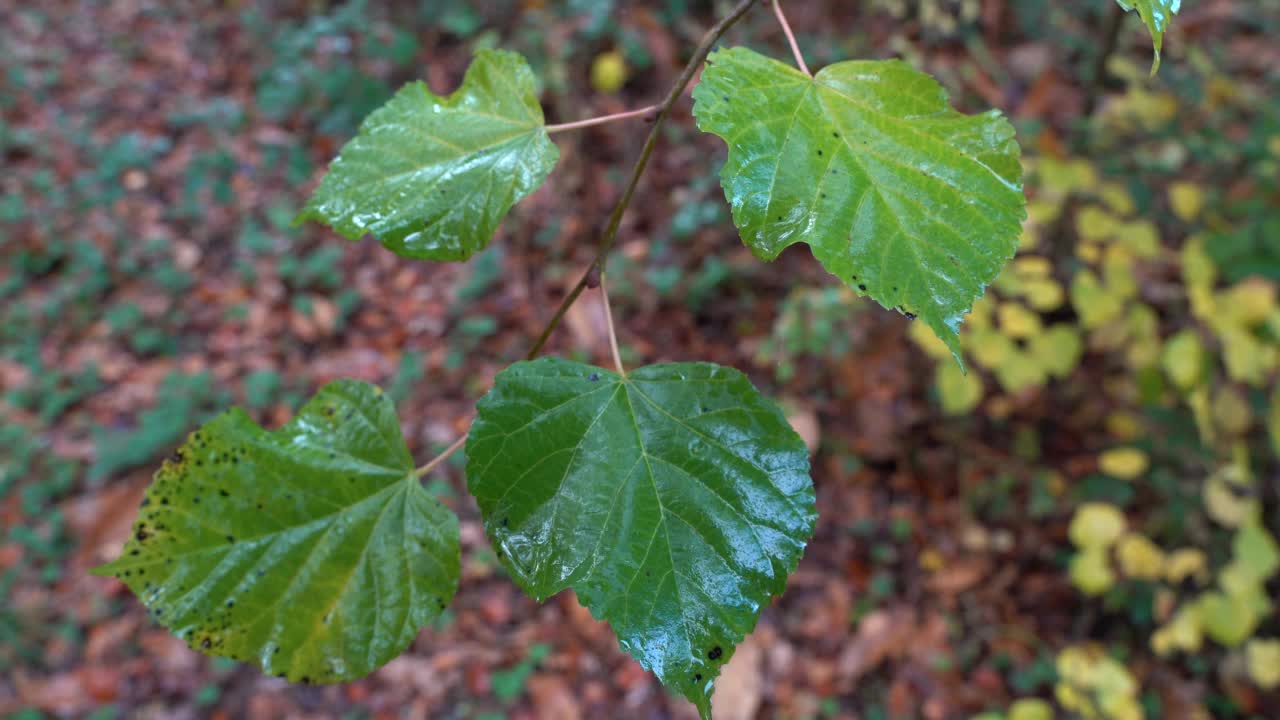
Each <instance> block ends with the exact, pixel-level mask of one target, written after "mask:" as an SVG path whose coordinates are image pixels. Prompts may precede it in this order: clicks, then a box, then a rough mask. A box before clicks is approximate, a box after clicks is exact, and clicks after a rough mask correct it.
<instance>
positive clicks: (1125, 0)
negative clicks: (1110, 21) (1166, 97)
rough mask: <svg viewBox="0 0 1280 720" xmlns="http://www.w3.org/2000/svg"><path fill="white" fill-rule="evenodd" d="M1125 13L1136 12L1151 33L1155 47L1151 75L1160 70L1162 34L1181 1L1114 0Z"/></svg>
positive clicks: (1167, 27) (1171, 20)
mask: <svg viewBox="0 0 1280 720" xmlns="http://www.w3.org/2000/svg"><path fill="white" fill-rule="evenodd" d="M1116 3H1117V4H1119V5H1120V7H1122V8H1124V9H1125V11H1129V12H1131V11H1133V10H1135V9H1136V10H1137V11H1138V15H1140V16H1142V22H1143V23H1144V24H1145V25H1146V26H1147V30H1149V31H1151V41H1152V43H1153V44H1154V45H1155V49H1156V54H1155V59H1154V60H1153V61H1152V62H1151V74H1152V75H1155V74H1156V71H1157V70H1159V69H1160V50H1161V48H1162V47H1163V46H1164V33H1165V31H1166V30H1168V29H1169V24H1170V23H1172V22H1173V16H1174V15H1175V14H1176V13H1177V12H1178V9H1179V8H1180V7H1181V6H1182V0H1116Z"/></svg>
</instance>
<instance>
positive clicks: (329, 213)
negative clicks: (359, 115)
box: [295, 50, 560, 260]
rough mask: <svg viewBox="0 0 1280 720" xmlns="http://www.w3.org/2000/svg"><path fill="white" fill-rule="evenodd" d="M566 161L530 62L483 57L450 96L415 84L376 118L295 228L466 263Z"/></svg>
mask: <svg viewBox="0 0 1280 720" xmlns="http://www.w3.org/2000/svg"><path fill="white" fill-rule="evenodd" d="M559 157H560V151H559V150H558V149H557V148H556V146H555V144H554V143H552V142H551V139H550V138H549V137H548V136H547V131H546V124H545V122H544V120H543V117H542V107H541V106H540V105H539V104H538V95H537V91H536V89H535V85H534V77H533V72H532V71H531V70H530V69H529V65H528V63H526V62H525V60H524V58H523V57H521V56H520V55H518V54H516V53H512V52H506V51H500V50H482V51H480V52H479V53H478V54H477V55H476V59H475V61H474V62H472V63H471V67H469V68H467V74H466V77H465V78H464V79H463V82H462V87H460V88H458V90H457V91H456V92H455V93H453V94H452V95H450V96H449V97H447V98H440V97H437V96H435V95H433V94H431V91H430V90H428V89H427V86H426V85H425V84H424V83H422V82H413V83H410V84H408V85H406V86H404V87H403V88H401V89H400V92H398V93H396V95H395V97H393V98H391V100H389V101H388V102H387V104H386V105H384V106H382V107H381V108H379V109H377V110H375V111H374V112H372V113H371V114H370V115H369V117H367V118H366V119H365V121H364V123H363V124H362V125H361V126H360V132H359V133H358V134H357V135H356V137H355V138H354V139H353V140H351V142H349V143H347V144H346V145H345V146H344V147H343V148H342V151H341V152H340V153H339V155H338V157H337V159H335V160H334V161H333V164H332V165H330V167H329V172H328V174H326V175H325V176H324V180H322V181H321V182H320V187H318V188H317V189H316V191H315V194H314V195H312V197H311V201H310V202H308V203H307V206H306V207H305V208H304V209H303V210H302V212H301V213H300V214H299V215H298V218H297V220H296V221H295V222H303V221H306V220H319V221H320V222H323V223H325V224H327V225H329V226H331V227H332V228H333V229H334V230H336V231H338V233H340V234H341V235H342V236H344V237H346V238H347V239H348V240H357V239H359V238H360V237H362V236H363V235H364V234H365V233H369V234H371V235H373V236H374V237H376V238H377V239H378V240H380V241H381V242H382V244H383V245H385V246H386V247H387V248H388V249H390V250H391V251H392V252H394V253H396V254H397V255H400V256H403V257H408V258H416V259H420V260H466V259H467V258H469V257H471V256H472V255H473V254H475V253H476V252H477V251H479V250H481V249H483V248H484V247H485V246H486V245H488V244H489V240H490V238H492V237H493V233H494V232H495V231H496V230H497V229H498V223H500V222H501V221H502V218H503V217H504V216H505V215H506V214H507V211H509V210H510V209H511V206H512V205H515V204H516V203H517V202H519V201H520V199H521V198H523V197H525V196H526V195H528V194H529V193H531V192H533V191H534V190H535V189H537V187H538V186H539V185H541V184H542V182H543V180H546V178H547V175H548V174H549V173H550V172H551V169H552V168H554V167H555V164H556V160H558V159H559Z"/></svg>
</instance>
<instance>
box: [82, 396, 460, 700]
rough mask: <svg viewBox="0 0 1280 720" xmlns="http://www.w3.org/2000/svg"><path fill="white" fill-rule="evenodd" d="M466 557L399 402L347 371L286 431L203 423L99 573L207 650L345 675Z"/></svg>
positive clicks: (409, 632)
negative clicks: (423, 473) (409, 436)
mask: <svg viewBox="0 0 1280 720" xmlns="http://www.w3.org/2000/svg"><path fill="white" fill-rule="evenodd" d="M459 562H460V558H459V540H458V521H457V518H456V517H454V515H453V513H452V512H450V511H449V510H448V509H446V508H445V507H444V506H443V505H441V504H440V503H439V502H437V501H436V500H434V499H433V498H432V497H431V496H430V495H429V494H428V493H427V491H426V490H424V489H423V488H422V486H421V484H420V483H419V482H418V479H417V478H416V477H415V475H414V466H413V458H412V457H410V455H409V451H408V448H406V447H405V443H404V439H403V437H402V436H401V434H400V421H399V419H398V418H397V417H396V413H395V408H394V407H393V405H392V403H391V401H390V400H389V399H388V398H386V397H385V396H383V394H382V392H381V391H380V390H379V389H378V388H376V387H374V386H372V385H369V384H367V383H362V382H357V381H354V380H341V381H337V382H334V383H330V384H329V385H326V386H325V387H324V388H323V389H321V390H320V392H319V393H318V394H317V395H316V396H315V398H313V399H312V400H311V401H310V402H309V403H307V404H306V406H305V407H303V408H302V410H301V411H300V412H299V413H298V415H297V417H295V418H294V419H293V421H292V422H290V423H289V424H288V425H286V426H284V427H283V428H281V429H280V430H277V431H275V432H268V431H266V430H263V429H262V428H261V427H259V426H258V425H257V424H256V423H254V422H253V420H252V419H250V418H249V416H248V415H247V414H245V413H244V412H243V411H242V410H240V409H238V408H237V409H233V410H231V411H228V412H226V413H223V414H222V415H220V416H218V417H217V418H215V419H213V420H212V421H210V422H209V423H208V424H206V425H205V426H204V427H202V428H200V430H198V431H196V432H194V433H192V434H191V436H190V438H189V439H188V440H187V442H186V444H184V445H183V446H182V447H181V448H180V449H179V450H178V451H177V452H176V453H175V454H174V456H173V457H172V458H170V459H169V460H168V461H166V462H165V463H164V466H163V467H161V469H160V471H159V472H157V473H156V477H155V481H154V482H152V484H151V487H150V488H148V489H147V493H146V499H145V500H144V501H143V503H142V510H141V511H140V512H139V514H138V519H137V521H136V522H135V524H134V528H133V536H132V538H131V539H130V540H129V542H128V543H127V544H126V545H125V548H124V552H123V554H121V556H120V558H119V559H117V560H115V561H114V562H111V563H109V564H107V565H104V566H102V567H100V568H97V569H96V570H95V571H94V572H95V573H96V574H100V575H114V576H115V577H117V578H119V579H121V580H122V581H124V583H125V584H126V585H128V586H129V589H130V590H132V591H133V592H134V593H135V594H136V595H137V596H138V597H139V598H140V599H141V600H142V602H143V603H144V604H145V605H146V606H147V607H149V608H150V609H151V612H152V614H153V615H154V616H155V618H156V620H157V621H159V622H160V623H162V624H164V625H165V626H166V627H168V628H169V629H170V630H172V631H173V632H174V633H175V634H177V635H178V636H179V637H181V638H183V639H184V640H186V641H187V644H189V645H190V646H191V647H192V648H194V649H196V650H200V651H201V652H204V653H207V654H209V655H223V656H226V657H231V658H235V659H237V660H243V661H249V662H254V663H257V664H258V665H260V666H261V667H262V669H263V670H264V671H265V672H267V673H270V674H277V675H281V676H283V677H287V678H288V679H289V680H291V681H302V682H339V681H344V680H351V679H354V678H358V677H361V676H363V675H366V674H368V673H369V672H371V671H373V670H374V669H375V668H377V667H378V666H380V665H382V664H383V663H386V662H387V661H388V660H390V659H392V658H393V657H395V656H396V655H397V654H399V653H401V652H403V651H404V649H405V648H406V647H407V646H408V645H409V642H410V641H412V640H413V638H414V637H415V636H416V635H417V633H418V631H419V630H420V629H421V628H422V627H423V626H425V625H426V624H427V623H429V622H431V620H432V619H434V618H435V617H436V616H437V615H439V613H440V611H441V610H442V609H443V608H444V606H445V604H446V603H447V602H448V601H449V600H450V599H451V598H452V597H453V593H454V591H455V590H456V589H457V587H458V575H459Z"/></svg>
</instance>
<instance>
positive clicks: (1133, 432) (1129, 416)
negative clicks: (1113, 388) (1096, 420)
mask: <svg viewBox="0 0 1280 720" xmlns="http://www.w3.org/2000/svg"><path fill="white" fill-rule="evenodd" d="M1106 425H1107V432H1108V433H1110V434H1111V435H1112V436H1113V437H1116V438H1118V439H1120V440H1136V439H1137V438H1139V437H1141V436H1142V434H1143V433H1144V432H1145V431H1146V430H1145V427H1144V426H1143V424H1142V419H1141V418H1139V417H1138V416H1137V415H1135V414H1133V413H1131V412H1128V411H1126V410H1116V411H1115V412H1113V413H1111V414H1109V415H1107V420H1106Z"/></svg>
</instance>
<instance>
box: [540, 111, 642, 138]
mask: <svg viewBox="0 0 1280 720" xmlns="http://www.w3.org/2000/svg"><path fill="white" fill-rule="evenodd" d="M657 111H658V106H657V105H650V106H648V107H642V108H640V109H639V110H628V111H626V112H620V113H614V114H612V115H601V116H600V117H593V118H587V119H586V120H575V121H573V122H567V123H560V124H558V125H548V126H547V134H548V135H553V134H555V133H558V132H564V131H565V130H577V129H579V128H585V127H591V126H592V125H603V124H605V123H610V122H613V121H614V120H626V119H627V118H633V117H643V116H645V115H652V114H653V113H655V112H657Z"/></svg>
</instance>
